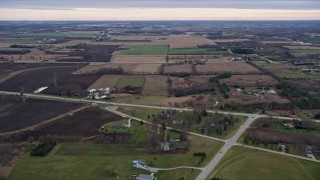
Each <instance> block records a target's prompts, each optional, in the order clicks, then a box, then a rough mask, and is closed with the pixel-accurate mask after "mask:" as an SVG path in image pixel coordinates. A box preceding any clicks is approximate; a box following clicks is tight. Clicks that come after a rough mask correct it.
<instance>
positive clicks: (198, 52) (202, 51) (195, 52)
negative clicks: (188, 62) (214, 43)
mask: <svg viewBox="0 0 320 180" xmlns="http://www.w3.org/2000/svg"><path fill="white" fill-rule="evenodd" d="M169 54H170V55H223V54H229V52H228V51H217V50H211V49H205V48H190V49H188V48H185V49H170V50H169Z"/></svg>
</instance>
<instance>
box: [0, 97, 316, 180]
mask: <svg viewBox="0 0 320 180" xmlns="http://www.w3.org/2000/svg"><path fill="white" fill-rule="evenodd" d="M0 94H7V95H20V93H17V92H6V91H0ZM25 96H27V97H30V98H38V99H46V100H57V101H66V102H79V103H81V102H82V103H97V104H106V105H112V106H128V107H139V108H153V109H168V108H170V109H175V110H177V111H193V109H188V108H175V107H162V106H149V105H138V104H127V103H115V102H105V101H97V100H84V99H73V98H64V97H58V96H49V95H40V94H30V93H25ZM107 110H109V111H111V112H113V113H116V114H118V115H120V116H123V117H128V118H131V119H136V120H139V121H143V122H145V123H149V124H153V123H152V122H149V121H145V120H142V119H139V118H136V117H132V116H129V115H127V114H124V113H121V112H119V111H116V109H114V108H110V109H108V108H107ZM208 112H210V113H215V112H218V113H222V114H231V115H239V116H247V117H248V119H247V120H246V122H245V123H244V124H243V125H242V126H241V127H240V128H239V130H238V131H237V132H236V133H235V135H234V136H232V137H231V138H230V139H228V140H223V139H219V138H214V137H210V136H205V135H202V134H197V133H193V132H189V133H190V134H192V135H196V136H201V137H204V138H209V139H214V140H218V141H223V142H225V145H224V146H223V147H222V149H221V150H220V152H219V153H218V154H217V155H216V156H215V157H214V158H213V159H212V160H211V161H210V162H209V163H208V164H207V166H205V167H204V168H200V169H201V170H202V172H201V173H200V174H199V176H198V177H197V180H204V179H206V178H207V177H208V176H209V175H210V173H211V172H212V170H213V169H214V168H215V167H216V166H217V164H218V163H219V162H220V161H221V159H222V158H223V156H224V155H225V154H226V152H227V151H228V150H229V149H230V148H231V147H232V146H234V145H239V146H244V147H248V148H253V149H258V150H262V151H267V152H271V153H276V154H282V155H286V156H290V157H295V158H300V159H305V160H309V161H314V162H320V161H319V160H313V159H309V158H305V157H301V156H296V155H292V154H287V153H281V152H277V151H272V150H268V149H262V148H257V147H252V146H247V145H242V144H238V143H237V140H238V138H239V137H240V136H241V135H242V134H243V133H244V131H245V130H246V129H247V128H248V127H249V125H250V124H251V123H252V122H253V121H254V120H255V119H258V118H261V117H270V116H267V115H258V114H251V113H239V112H225V111H212V110H208ZM272 117H273V118H278V119H287V120H293V119H297V118H293V117H282V116H272ZM299 120H300V119H299ZM158 126H161V125H158ZM167 128H168V129H172V128H171V127H167ZM177 168H179V167H177ZM159 170H160V169H159Z"/></svg>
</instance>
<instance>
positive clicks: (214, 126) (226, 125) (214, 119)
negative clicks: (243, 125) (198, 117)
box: [201, 113, 239, 136]
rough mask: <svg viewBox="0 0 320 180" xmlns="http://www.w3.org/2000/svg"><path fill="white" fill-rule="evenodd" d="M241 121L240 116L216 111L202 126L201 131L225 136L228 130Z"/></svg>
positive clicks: (206, 133)
mask: <svg viewBox="0 0 320 180" xmlns="http://www.w3.org/2000/svg"><path fill="white" fill-rule="evenodd" d="M238 122H239V118H235V117H234V116H232V115H230V116H224V115H223V114H218V113H214V114H212V116H211V117H210V118H209V120H208V121H207V122H206V123H204V124H203V125H202V126H201V132H202V134H205V135H217V136H225V135H227V131H228V130H230V129H231V128H234V127H235V125H236V124H237V123H238Z"/></svg>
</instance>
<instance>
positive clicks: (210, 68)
mask: <svg viewBox="0 0 320 180" xmlns="http://www.w3.org/2000/svg"><path fill="white" fill-rule="evenodd" d="M196 67H197V72H199V73H203V74H216V73H223V72H231V73H233V74H261V73H262V72H261V71H259V70H258V69H256V68H255V67H253V66H251V65H249V64H247V63H245V62H243V61H233V62H231V61H229V62H216V63H208V64H205V65H197V66H196Z"/></svg>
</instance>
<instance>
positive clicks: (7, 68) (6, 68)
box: [0, 63, 75, 79]
mask: <svg viewBox="0 0 320 180" xmlns="http://www.w3.org/2000/svg"><path fill="white" fill-rule="evenodd" d="M55 66H75V65H74V64H68V63H65V64H54V63H52V64H47V63H0V79H1V78H3V77H5V76H7V75H9V74H10V73H13V72H16V71H21V70H26V69H34V68H46V67H55Z"/></svg>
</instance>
